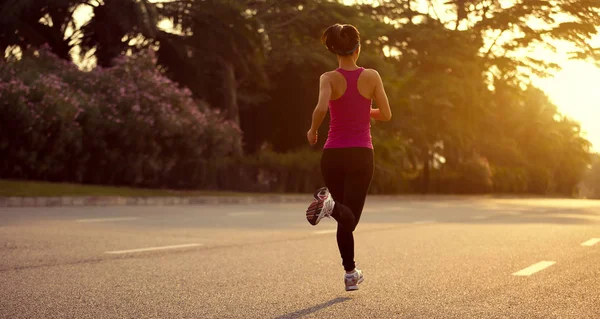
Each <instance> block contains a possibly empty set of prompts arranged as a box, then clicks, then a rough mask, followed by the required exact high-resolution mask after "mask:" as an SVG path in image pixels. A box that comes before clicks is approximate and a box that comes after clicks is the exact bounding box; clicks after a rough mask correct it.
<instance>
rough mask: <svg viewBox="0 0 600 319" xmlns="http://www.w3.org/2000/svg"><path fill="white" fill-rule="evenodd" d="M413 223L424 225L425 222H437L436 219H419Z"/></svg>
mask: <svg viewBox="0 0 600 319" xmlns="http://www.w3.org/2000/svg"><path fill="white" fill-rule="evenodd" d="M412 223H413V224H415V225H424V224H435V223H436V221H435V220H417V221H414V222H412Z"/></svg>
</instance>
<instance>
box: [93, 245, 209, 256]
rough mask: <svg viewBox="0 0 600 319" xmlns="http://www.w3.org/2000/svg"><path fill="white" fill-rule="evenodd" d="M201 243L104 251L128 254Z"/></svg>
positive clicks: (185, 246) (106, 252)
mask: <svg viewBox="0 0 600 319" xmlns="http://www.w3.org/2000/svg"><path fill="white" fill-rule="evenodd" d="M202 245H203V244H184V245H172V246H160V247H148V248H139V249H128V250H113V251H105V252H104V253H105V254H129V253H139V252H144V251H153V250H164V249H177V248H187V247H196V246H202Z"/></svg>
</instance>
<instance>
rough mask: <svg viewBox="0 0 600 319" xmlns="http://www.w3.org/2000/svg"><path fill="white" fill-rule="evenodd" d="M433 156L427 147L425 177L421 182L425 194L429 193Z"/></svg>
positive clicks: (424, 154) (424, 166)
mask: <svg viewBox="0 0 600 319" xmlns="http://www.w3.org/2000/svg"><path fill="white" fill-rule="evenodd" d="M430 164H431V156H430V155H429V149H425V150H424V152H423V177H422V181H421V182H422V184H421V192H423V194H428V193H429V176H430V170H431V165H430Z"/></svg>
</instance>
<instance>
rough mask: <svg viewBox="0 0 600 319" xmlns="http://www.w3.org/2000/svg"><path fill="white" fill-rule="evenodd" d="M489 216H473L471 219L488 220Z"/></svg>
mask: <svg viewBox="0 0 600 319" xmlns="http://www.w3.org/2000/svg"><path fill="white" fill-rule="evenodd" d="M490 217H491V216H489V215H477V216H473V217H471V218H472V219H474V220H484V219H490Z"/></svg>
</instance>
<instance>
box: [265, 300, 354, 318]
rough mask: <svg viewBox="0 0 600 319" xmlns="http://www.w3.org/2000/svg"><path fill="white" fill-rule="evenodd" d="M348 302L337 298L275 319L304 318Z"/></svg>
mask: <svg viewBox="0 0 600 319" xmlns="http://www.w3.org/2000/svg"><path fill="white" fill-rule="evenodd" d="M348 300H352V298H348V297H337V298H335V299H332V300H330V301H328V302H324V303H322V304H318V305H316V306H312V307H310V308H306V309H302V310H298V311H295V312H291V313H286V314H284V315H281V316H279V317H277V318H276V319H284V318H300V317H304V316H306V315H310V314H311V313H314V312H317V311H319V310H322V309H325V308H327V307H331V306H333V305H335V304H337V303H342V302H345V301H348Z"/></svg>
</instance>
